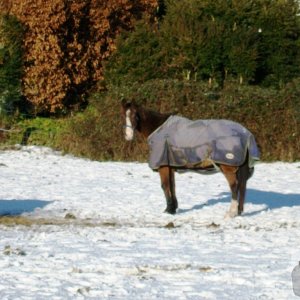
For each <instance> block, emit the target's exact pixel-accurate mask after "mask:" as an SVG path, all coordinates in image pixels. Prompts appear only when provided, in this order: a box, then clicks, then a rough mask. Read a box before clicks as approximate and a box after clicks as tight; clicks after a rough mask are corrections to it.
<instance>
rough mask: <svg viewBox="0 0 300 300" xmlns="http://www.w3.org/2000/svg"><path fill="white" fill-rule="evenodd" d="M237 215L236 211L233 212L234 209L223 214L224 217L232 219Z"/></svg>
mask: <svg viewBox="0 0 300 300" xmlns="http://www.w3.org/2000/svg"><path fill="white" fill-rule="evenodd" d="M237 216H238V213H237V212H234V211H228V212H227V213H226V214H225V219H232V218H234V217H237Z"/></svg>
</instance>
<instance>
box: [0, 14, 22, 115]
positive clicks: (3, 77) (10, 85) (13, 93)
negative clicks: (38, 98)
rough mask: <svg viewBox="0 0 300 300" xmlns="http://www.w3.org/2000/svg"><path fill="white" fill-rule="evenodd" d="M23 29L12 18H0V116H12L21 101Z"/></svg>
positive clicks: (2, 16) (7, 16)
mask: <svg viewBox="0 0 300 300" xmlns="http://www.w3.org/2000/svg"><path fill="white" fill-rule="evenodd" d="M22 40H23V28H22V25H21V24H20V22H19V21H18V20H17V19H16V18H15V17H13V16H9V15H1V16H0V114H5V115H7V114H12V113H14V111H15V109H16V108H17V107H18V104H19V103H20V100H21V78H22V70H23V68H22Z"/></svg>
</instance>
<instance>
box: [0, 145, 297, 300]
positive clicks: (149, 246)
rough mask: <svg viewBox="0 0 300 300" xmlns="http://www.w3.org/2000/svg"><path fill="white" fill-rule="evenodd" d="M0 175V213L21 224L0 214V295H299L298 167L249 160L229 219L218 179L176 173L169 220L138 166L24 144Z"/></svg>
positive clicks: (1, 159)
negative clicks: (236, 209) (239, 201)
mask: <svg viewBox="0 0 300 300" xmlns="http://www.w3.org/2000/svg"><path fill="white" fill-rule="evenodd" d="M0 171H1V176H0V183H1V185H0V186H1V189H0V215H15V214H17V215H21V216H23V217H28V219H27V220H29V221H28V225H27V226H25V225H22V224H19V221H20V220H19V221H18V219H16V224H15V225H7V224H5V222H4V221H3V220H5V218H0V235H1V239H0V299H147V300H148V299H243V300H245V299H299V297H297V296H295V295H294V293H293V285H292V280H291V272H292V270H293V268H294V267H295V266H296V265H297V264H298V261H299V260H300V163H299V162H298V163H281V162H277V163H272V164H267V163H259V164H258V165H257V166H256V170H255V173H254V176H253V177H252V178H251V180H250V181H249V183H248V194H247V202H246V206H245V212H244V214H243V215H242V216H240V217H237V218H234V219H230V220H228V219H224V215H225V213H226V211H227V209H228V208H229V203H230V195H229V188H228V186H227V183H226V181H225V178H224V177H223V175H222V174H216V175H210V176H204V175H197V174H194V173H186V174H183V175H176V184H177V196H178V200H179V207H180V209H179V212H178V214H177V215H175V216H170V215H167V214H165V213H163V210H164V208H165V200H164V196H163V193H162V191H161V188H160V181H159V176H158V174H156V173H154V172H152V171H151V170H150V169H149V168H148V166H147V164H140V163H117V162H95V161H90V160H85V159H79V158H74V157H72V156H62V155H60V154H59V153H56V152H54V151H52V150H50V149H48V148H39V147H24V148H22V149H21V150H17V151H4V152H0ZM1 220H2V221H1ZM20 223H21V222H20ZM299 284H300V283H299Z"/></svg>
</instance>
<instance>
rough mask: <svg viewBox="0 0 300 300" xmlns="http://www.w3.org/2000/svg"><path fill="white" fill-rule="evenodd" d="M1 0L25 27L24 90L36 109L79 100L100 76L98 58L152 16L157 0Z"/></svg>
mask: <svg viewBox="0 0 300 300" xmlns="http://www.w3.org/2000/svg"><path fill="white" fill-rule="evenodd" d="M0 1H1V0H0ZM2 2H3V1H1V3H0V4H1V5H2ZM4 2H5V3H6V7H7V8H6V9H9V11H10V13H11V14H14V15H16V16H17V18H19V19H20V20H21V21H22V23H23V24H24V25H25V26H26V29H27V30H26V33H25V40H24V65H25V74H24V78H23V94H24V96H25V97H26V98H27V99H28V100H29V101H30V102H31V103H32V104H33V105H34V107H35V109H36V112H48V111H50V112H57V111H60V110H62V109H64V108H66V107H68V106H71V105H74V104H76V103H80V102H81V101H83V100H82V97H81V96H82V95H83V94H85V93H86V92H87V90H88V89H89V88H90V87H91V86H92V85H93V84H94V83H95V82H96V81H98V80H100V79H102V60H104V59H107V57H108V56H109V55H110V53H111V52H112V51H114V50H115V38H116V36H117V35H118V34H119V33H120V32H121V31H122V30H131V29H132V28H133V24H134V21H135V20H136V19H138V18H141V17H142V16H143V15H149V16H151V15H152V16H153V14H154V11H155V8H156V7H157V0H149V1H147V0H134V1H132V0H89V1H86V0H74V1H66V0H52V1H44V0H6V1H4Z"/></svg>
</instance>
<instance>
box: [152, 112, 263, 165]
mask: <svg viewBox="0 0 300 300" xmlns="http://www.w3.org/2000/svg"><path fill="white" fill-rule="evenodd" d="M148 144H149V148H150V156H149V166H150V168H151V169H153V170H157V169H158V168H159V167H161V166H167V165H168V166H172V167H175V168H176V167H177V168H178V169H197V168H198V169H201V168H206V167H207V166H211V165H213V166H215V167H216V165H217V164H218V163H220V164H226V165H230V166H240V165H242V164H243V163H244V161H245V159H246V155H247V151H248V153H249V160H248V163H249V167H253V165H254V163H255V161H257V160H259V150H258V148H257V145H256V142H255V139H254V136H253V135H252V133H251V132H250V131H249V130H248V129H246V128H245V127H243V126H242V125H240V124H238V123H236V122H233V121H229V120H196V121H192V120H189V119H187V118H183V117H179V116H170V117H169V118H168V119H167V120H166V121H165V122H164V124H162V125H161V126H160V127H159V128H157V129H156V130H155V131H154V132H153V133H152V134H151V135H150V136H149V137H148Z"/></svg>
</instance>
